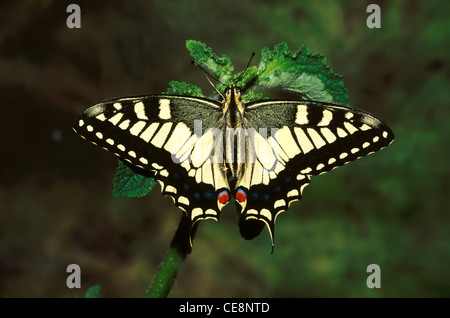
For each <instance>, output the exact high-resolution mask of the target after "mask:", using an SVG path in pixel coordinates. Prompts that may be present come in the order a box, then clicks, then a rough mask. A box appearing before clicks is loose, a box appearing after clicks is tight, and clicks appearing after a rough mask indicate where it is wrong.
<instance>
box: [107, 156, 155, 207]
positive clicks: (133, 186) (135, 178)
mask: <svg viewBox="0 0 450 318" xmlns="http://www.w3.org/2000/svg"><path fill="white" fill-rule="evenodd" d="M118 162H119V165H118V166H117V170H116V176H115V178H114V181H113V183H114V189H113V194H114V196H115V197H116V198H121V197H131V198H134V197H137V198H140V197H143V196H145V195H147V194H148V193H149V192H150V191H151V189H152V188H153V186H154V185H155V183H156V181H155V179H153V178H147V177H144V176H142V175H140V174H137V173H134V171H133V170H131V169H130V168H129V167H128V166H127V165H126V164H124V163H123V162H122V161H120V160H118Z"/></svg>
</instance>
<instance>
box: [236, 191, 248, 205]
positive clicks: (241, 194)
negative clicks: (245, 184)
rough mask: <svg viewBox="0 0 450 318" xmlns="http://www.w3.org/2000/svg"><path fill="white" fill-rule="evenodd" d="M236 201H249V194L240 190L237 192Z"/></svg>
mask: <svg viewBox="0 0 450 318" xmlns="http://www.w3.org/2000/svg"><path fill="white" fill-rule="evenodd" d="M236 200H238V201H239V202H245V200H247V194H245V192H244V191H243V190H241V189H239V190H238V191H237V192H236Z"/></svg>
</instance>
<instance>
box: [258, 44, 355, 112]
mask: <svg viewBox="0 0 450 318" xmlns="http://www.w3.org/2000/svg"><path fill="white" fill-rule="evenodd" d="M257 77H258V79H257V81H256V83H255V85H258V86H263V87H281V88H283V89H287V90H291V91H294V92H298V93H300V94H302V95H304V96H305V97H307V98H308V99H311V100H316V101H321V102H332V103H336V104H341V105H348V95H347V91H346V89H345V88H344V83H343V81H342V76H340V75H338V74H336V73H334V72H333V71H332V70H331V68H330V67H329V66H327V65H326V63H325V57H324V56H323V55H322V54H311V53H310V52H309V50H308V48H307V47H306V45H302V46H301V47H300V48H299V49H298V50H297V52H291V51H289V50H288V46H287V44H286V43H279V44H277V45H275V48H274V50H272V51H270V50H269V49H268V48H264V49H263V50H262V59H261V63H260V64H259V66H258V73H257Z"/></svg>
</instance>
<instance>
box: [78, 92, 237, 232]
mask: <svg viewBox="0 0 450 318" xmlns="http://www.w3.org/2000/svg"><path fill="white" fill-rule="evenodd" d="M220 107H221V104H220V103H218V102H215V101H211V100H206V99H202V98H196V97H181V96H174V95H145V96H134V97H126V98H118V99H112V100H108V101H104V102H100V103H98V104H96V105H94V106H92V107H90V108H89V109H87V110H86V111H85V112H84V113H83V114H82V115H81V116H80V117H79V118H78V119H77V121H76V122H75V124H74V130H75V131H76V132H77V133H78V134H80V135H81V136H82V137H83V138H85V139H87V140H88V141H90V142H92V143H94V144H95V145H97V146H99V147H102V148H104V149H106V150H108V151H110V152H112V153H113V154H115V155H116V156H117V157H119V158H120V159H121V160H123V161H124V162H125V163H127V164H128V165H130V166H132V167H134V168H135V169H137V170H140V171H141V172H142V173H143V174H148V175H149V176H152V177H154V178H155V179H156V180H157V181H158V182H159V184H160V185H161V192H162V194H163V195H166V196H169V197H171V198H172V199H173V200H174V203H175V205H176V206H177V207H179V208H180V209H182V210H183V211H185V212H186V213H187V215H188V216H189V218H190V220H191V222H192V223H194V222H196V221H197V220H201V219H207V218H213V219H216V220H218V218H219V214H220V209H221V208H222V207H223V205H224V204H226V203H227V202H228V197H229V187H228V183H227V180H226V176H225V175H224V172H223V171H222V170H221V169H220V168H219V167H218V166H217V165H215V164H214V163H213V162H212V161H211V160H209V159H208V157H207V156H194V155H193V152H192V150H193V149H194V148H195V147H196V145H197V144H198V143H199V142H202V141H203V143H204V139H205V138H203V139H202V136H204V133H205V131H206V129H207V128H208V127H210V126H213V125H214V123H215V122H216V121H217V116H218V114H220V112H221V110H220ZM195 119H201V120H202V121H201V123H198V124H197V123H195V122H194V121H195ZM194 157H195V158H194ZM219 199H220V200H219Z"/></svg>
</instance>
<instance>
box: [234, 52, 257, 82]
mask: <svg viewBox="0 0 450 318" xmlns="http://www.w3.org/2000/svg"><path fill="white" fill-rule="evenodd" d="M254 56H255V52H252V56H250V59H249V60H248V63H247V66H246V67H245V68H244V70H243V71H242V72H241V74H240V75H239V77H238V78H237V79H236V83H237V82H239V81H240V80H241V78H242V76H244V74H245V71H246V70H247V69H248V67H249V66H250V63H251V62H252V59H253V57H254Z"/></svg>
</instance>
